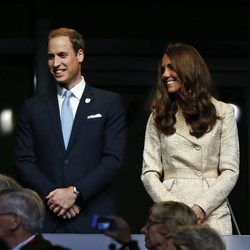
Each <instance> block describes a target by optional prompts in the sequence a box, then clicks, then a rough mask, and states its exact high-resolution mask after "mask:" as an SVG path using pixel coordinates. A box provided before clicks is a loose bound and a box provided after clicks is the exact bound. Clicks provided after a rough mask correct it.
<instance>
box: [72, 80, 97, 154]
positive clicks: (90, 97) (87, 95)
mask: <svg viewBox="0 0 250 250" xmlns="http://www.w3.org/2000/svg"><path fill="white" fill-rule="evenodd" d="M93 102H94V92H93V88H92V87H91V86H89V85H87V84H86V86H85V89H84V92H83V94H82V97H81V100H80V103H79V105H78V108H77V111H76V115H75V119H74V123H73V127H72V131H71V135H70V140H69V145H68V150H70V148H71V147H72V145H73V143H74V140H75V139H76V137H77V135H78V133H79V130H80V129H81V128H82V126H83V122H84V121H85V120H86V119H87V118H86V117H87V111H88V110H89V108H90V107H91V106H92V104H93Z"/></svg>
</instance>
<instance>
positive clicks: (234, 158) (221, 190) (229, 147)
mask: <svg viewBox="0 0 250 250" xmlns="http://www.w3.org/2000/svg"><path fill="white" fill-rule="evenodd" d="M222 110H223V111H222V116H221V119H222V131H221V135H220V140H221V142H220V154H219V176H218V178H217V180H216V182H215V184H214V185H213V186H211V187H210V188H209V189H207V190H206V191H205V192H204V193H202V194H201V196H200V197H199V198H198V199H197V200H196V201H195V204H197V205H199V206H200V207H201V208H203V210H204V211H205V212H206V214H210V213H211V212H212V211H213V210H214V209H216V208H217V207H218V206H220V205H221V204H222V203H223V202H224V201H225V199H226V198H227V196H228V195H229V193H230V192H231V191H232V189H233V187H234V186H235V184H236V182H237V179H238V176H239V141H238V130H237V124H236V119H235V115H234V109H233V107H232V106H231V105H229V104H224V105H223V106H222Z"/></svg>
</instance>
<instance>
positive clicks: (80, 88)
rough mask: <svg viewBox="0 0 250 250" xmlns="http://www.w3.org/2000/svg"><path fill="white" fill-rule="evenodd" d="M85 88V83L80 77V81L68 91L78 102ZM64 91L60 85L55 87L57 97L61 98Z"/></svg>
mask: <svg viewBox="0 0 250 250" xmlns="http://www.w3.org/2000/svg"><path fill="white" fill-rule="evenodd" d="M85 86H86V82H85V80H84V78H83V76H82V80H81V81H80V82H79V83H78V84H77V85H76V86H74V87H73V88H72V89H70V91H71V92H72V93H73V95H74V97H76V98H77V99H78V100H80V99H81V97H82V94H83V91H84V89H85ZM65 91H66V89H65V88H63V87H61V86H60V85H57V95H58V96H59V97H61V98H62V97H63V94H64V92H65Z"/></svg>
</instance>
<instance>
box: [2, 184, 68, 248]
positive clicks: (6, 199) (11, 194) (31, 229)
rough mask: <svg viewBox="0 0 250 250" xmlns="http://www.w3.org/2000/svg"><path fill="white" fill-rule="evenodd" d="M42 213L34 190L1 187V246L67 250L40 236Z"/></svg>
mask: <svg viewBox="0 0 250 250" xmlns="http://www.w3.org/2000/svg"><path fill="white" fill-rule="evenodd" d="M44 214H45V209H44V204H43V201H42V200H41V198H40V197H39V195H38V194H37V193H36V192H34V191H32V190H30V189H10V188H9V189H4V190H1V191H0V224H1V227H0V240H1V241H3V242H4V243H5V244H6V248H3V249H20V250H29V249H30V250H31V249H32V250H49V249H51V250H52V249H58V250H67V249H66V248H63V247H60V246H55V245H53V244H52V243H51V242H50V241H48V240H46V239H44V238H43V236H42V234H41V233H40V231H41V229H42V226H43V220H44ZM1 247H2V246H1ZM7 247H8V248H7ZM1 249H2V248H1Z"/></svg>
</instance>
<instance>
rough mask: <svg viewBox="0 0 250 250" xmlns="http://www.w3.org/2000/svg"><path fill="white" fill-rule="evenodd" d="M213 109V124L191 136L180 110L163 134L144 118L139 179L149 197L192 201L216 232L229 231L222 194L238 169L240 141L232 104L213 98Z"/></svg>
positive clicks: (236, 175) (225, 193) (230, 227)
mask: <svg viewBox="0 0 250 250" xmlns="http://www.w3.org/2000/svg"><path fill="white" fill-rule="evenodd" d="M212 102H213V104H214V105H215V108H216V111H217V115H218V116H219V117H220V118H221V119H219V120H217V122H216V125H215V126H214V128H213V129H212V130H211V131H210V132H209V133H206V134H205V135H203V136H202V137H201V138H198V139H197V138H196V137H194V136H192V135H190V133H189V130H190V127H189V126H187V124H186V122H185V120H184V117H183V116H182V113H181V112H179V111H178V112H177V114H176V124H175V128H176V132H175V133H174V134H173V135H170V136H166V135H164V134H162V133H159V132H158V130H157V129H156V127H155V126H154V119H153V115H152V114H151V115H150V117H149V120H148V123H147V128H146V134H145V145H144V152H143V168H142V176H141V179H142V182H143V184H144V186H145V189H146V190H147V192H148V193H149V195H150V196H151V198H152V199H153V201H154V202H158V201H165V200H174V201H181V202H184V203H186V204H187V205H189V206H193V205H194V204H197V205H198V206H200V207H201V208H202V209H203V210H204V211H205V212H206V215H207V219H206V221H205V223H207V224H209V225H210V226H211V227H213V228H214V229H216V230H217V231H218V232H219V233H220V234H221V235H230V234H232V225H231V216H230V212H229V208H228V206H227V202H226V198H227V196H228V195H229V193H230V192H231V190H232V189H233V187H234V186H235V184H236V181H237V179H238V175H239V142H238V131H237V124H236V120H235V116H234V109H233V107H232V105H230V104H226V103H223V102H221V101H218V100H216V99H214V98H213V99H212Z"/></svg>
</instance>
